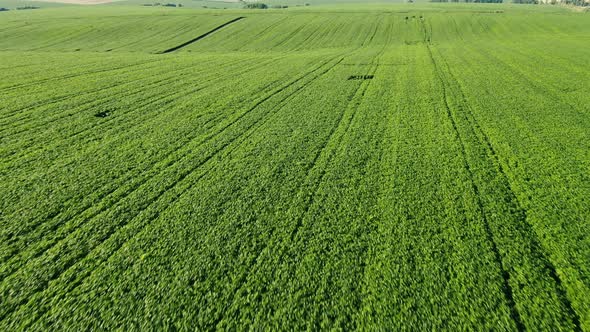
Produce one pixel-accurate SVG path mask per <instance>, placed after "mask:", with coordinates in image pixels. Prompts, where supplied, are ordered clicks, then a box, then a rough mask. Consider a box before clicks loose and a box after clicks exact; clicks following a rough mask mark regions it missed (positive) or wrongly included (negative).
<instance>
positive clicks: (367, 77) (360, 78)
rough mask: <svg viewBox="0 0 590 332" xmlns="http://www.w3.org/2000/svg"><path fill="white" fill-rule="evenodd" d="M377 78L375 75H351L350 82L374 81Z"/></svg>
mask: <svg viewBox="0 0 590 332" xmlns="http://www.w3.org/2000/svg"><path fill="white" fill-rule="evenodd" d="M373 78H375V75H350V76H348V80H349V81H366V80H372V79H373Z"/></svg>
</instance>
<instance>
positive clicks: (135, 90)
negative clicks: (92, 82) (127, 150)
mask: <svg viewBox="0 0 590 332" xmlns="http://www.w3.org/2000/svg"><path fill="white" fill-rule="evenodd" d="M237 63H239V60H236V61H234V62H232V63H231V64H228V65H227V67H229V66H230V65H233V64H237ZM200 65H202V64H198V65H195V66H191V67H190V68H196V67H198V66H200ZM225 67H226V66H225V65H224V66H222V67H221V68H225ZM148 69H151V68H148ZM185 71H186V67H185V68H178V69H175V70H172V71H167V72H165V73H166V75H170V76H167V77H164V78H160V79H158V80H156V81H151V80H152V79H154V78H159V77H160V76H162V73H161V72H159V71H158V72H157V73H151V72H148V73H150V74H151V75H149V76H143V77H141V78H139V79H136V80H131V81H127V82H124V83H121V84H118V85H115V86H111V87H109V88H106V89H105V88H101V89H96V90H95V91H92V92H90V93H85V94H84V95H83V96H82V98H84V99H87V100H88V101H85V102H82V103H81V104H78V105H77V106H75V107H74V110H73V111H72V109H70V108H66V109H64V110H63V111H61V112H58V113H56V114H55V115H56V116H54V117H53V118H49V120H48V121H45V122H41V123H39V120H34V122H33V124H35V123H39V125H37V126H35V127H30V128H25V129H23V130H20V131H17V132H13V133H10V135H8V136H6V137H13V136H17V135H18V134H21V133H23V132H26V131H29V130H34V129H36V128H40V127H43V126H46V125H49V124H52V123H54V122H57V121H59V120H61V119H64V118H68V117H71V116H72V115H73V114H76V113H81V112H84V111H85V110H88V109H90V108H93V107H95V106H96V105H92V106H89V107H86V106H87V105H90V104H97V105H100V104H102V103H103V102H106V101H109V100H112V99H113V98H114V97H113V96H112V95H108V94H107V93H106V92H107V91H110V90H122V89H123V87H125V86H127V85H132V86H133V85H137V82H141V81H147V82H146V83H147V85H142V86H139V87H135V88H133V89H131V90H123V91H122V93H123V94H122V96H121V97H130V96H134V95H137V94H140V93H145V91H147V89H151V88H157V87H159V86H161V85H163V83H165V82H170V81H172V82H176V81H177V80H178V78H179V76H178V75H177V74H175V73H178V72H185ZM204 74H205V75H207V74H210V75H214V74H215V73H214V72H207V73H204ZM190 75H191V73H186V72H185V73H183V75H180V77H184V76H190ZM94 93H98V95H106V96H105V97H103V98H101V99H98V100H97V99H93V98H90V96H92V95H93V94H94ZM76 95H79V93H77V94H76ZM37 108H42V107H35V108H33V109H31V111H34V112H39V111H40V110H39V109H37ZM77 108H82V109H81V110H76V109H77ZM17 112H18V111H17ZM67 112H71V113H67ZM61 113H66V114H65V115H62V116H59V114H61ZM32 115H34V114H29V115H28V117H27V118H24V119H19V120H18V122H17V123H16V124H19V125H20V126H17V127H16V128H19V127H21V128H22V127H24V126H27V125H30V124H31V123H30V122H26V121H27V120H29V117H30V116H32ZM43 120H45V119H41V121H43ZM6 125H8V126H9V128H7V129H6V130H4V131H7V130H12V129H15V126H14V125H15V123H14V122H10V123H7V124H6Z"/></svg>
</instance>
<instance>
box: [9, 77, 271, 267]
mask: <svg viewBox="0 0 590 332" xmlns="http://www.w3.org/2000/svg"><path fill="white" fill-rule="evenodd" d="M273 83H274V82H271V83H269V84H268V85H267V86H266V87H267V88H268V87H270V86H271V85H272V84H273ZM223 116H224V114H220V115H219V116H217V117H213V118H211V119H210V120H208V121H207V122H206V123H205V124H204V125H206V124H207V123H209V122H213V121H216V120H217V119H219V118H222V117H223ZM220 133H221V131H219V132H217V133H216V134H214V135H213V136H209V139H212V138H214V137H215V135H218V134H220ZM197 135H198V133H196V132H195V136H191V137H188V138H187V140H185V141H188V142H190V141H191V140H192V139H194V138H195V137H196V136H197ZM207 142H208V139H207V138H205V139H204V140H202V141H200V142H199V145H197V147H200V146H201V145H202V144H205V143H207ZM192 149H193V147H192V146H191V145H188V146H187V145H186V144H185V143H182V142H179V144H177V145H176V148H174V149H173V150H172V151H171V152H170V153H168V154H167V155H166V156H165V157H164V160H169V161H168V162H167V163H165V164H164V165H163V166H162V167H161V169H160V170H159V171H154V169H158V168H159V167H158V165H159V164H160V163H155V164H153V165H152V166H151V167H149V168H148V169H147V170H145V171H144V172H143V174H142V180H141V181H139V182H138V183H136V184H135V185H134V187H132V188H130V189H128V188H124V187H121V185H123V184H124V182H125V181H126V180H127V179H128V178H130V177H131V176H132V174H125V175H123V176H121V177H119V178H116V179H114V181H116V182H115V183H114V184H113V183H110V188H109V189H107V190H106V192H105V193H104V194H103V195H101V197H99V200H98V204H97V203H96V200H92V201H90V202H89V203H87V204H86V205H85V206H83V207H82V209H81V210H79V211H78V212H76V213H75V214H74V215H67V217H66V216H62V215H61V214H58V215H55V216H49V217H48V218H46V219H43V220H40V221H39V222H36V223H35V224H33V226H34V227H33V230H31V231H35V230H36V228H37V227H38V226H44V227H45V228H46V227H47V222H48V221H52V222H51V224H54V223H58V224H57V225H54V227H57V228H53V227H50V228H49V232H54V231H57V230H59V223H60V222H61V221H64V220H66V219H64V218H67V219H71V218H74V217H76V216H78V215H81V214H83V213H84V212H86V211H88V210H89V209H91V208H92V209H95V208H98V211H95V212H93V213H92V214H91V215H90V216H89V217H88V218H93V217H94V216H96V215H97V214H99V213H101V212H103V211H105V210H106V209H107V208H108V207H109V206H110V205H112V204H115V203H117V202H118V201H119V200H121V199H124V198H125V197H126V196H127V195H128V194H129V193H131V192H132V191H134V190H135V188H137V187H139V186H140V185H142V184H143V183H145V181H148V180H149V178H151V177H152V176H157V175H158V174H161V173H162V172H164V171H165V169H166V168H168V167H171V166H174V165H175V164H176V163H177V162H179V161H180V160H181V159H182V158H184V157H185V156H187V155H188V154H189V153H191V151H192ZM177 154H180V157H179V158H178V159H176V160H174V161H171V160H170V158H172V156H174V155H177ZM153 172H158V173H156V174H155V175H153V174H152V173H153ZM127 175H128V176H127ZM103 188H104V187H103ZM103 188H101V189H103ZM121 188H124V189H123V190H125V191H124V192H123V194H122V196H121V197H119V198H116V199H115V200H114V201H106V202H105V201H104V200H107V199H110V198H111V194H116V191H117V190H119V189H121ZM75 199H76V197H72V198H71V199H70V200H68V201H66V202H65V203H64V204H66V203H68V202H70V201H73V200H75ZM56 219H57V220H56ZM35 225H36V227H35ZM42 233H47V230H45V229H44V230H43V231H42ZM27 239H29V237H28V238H27ZM8 240H9V239H7V241H8ZM0 274H1V273H0Z"/></svg>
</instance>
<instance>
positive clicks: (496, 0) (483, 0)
mask: <svg viewBox="0 0 590 332" xmlns="http://www.w3.org/2000/svg"><path fill="white" fill-rule="evenodd" d="M430 2H455V3H459V2H460V3H503V2H504V0H430Z"/></svg>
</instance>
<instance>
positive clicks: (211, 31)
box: [160, 16, 245, 54]
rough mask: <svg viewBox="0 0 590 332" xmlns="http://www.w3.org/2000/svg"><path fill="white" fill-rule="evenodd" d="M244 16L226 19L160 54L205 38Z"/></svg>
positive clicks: (176, 49)
mask: <svg viewBox="0 0 590 332" xmlns="http://www.w3.org/2000/svg"><path fill="white" fill-rule="evenodd" d="M244 18H245V17H243V16H240V17H236V18H234V19H233V20H231V21H228V22H225V23H223V24H222V25H220V26H218V27H216V28H214V29H212V30H209V31H207V32H205V33H204V34H202V35H200V36H198V37H196V38H193V39H191V40H189V41H187V42H185V43H182V44H180V45H178V46H174V47H172V48H169V49H167V50H165V51H163V52H160V54H166V53H171V52H174V51H178V50H179V49H181V48H183V47H186V46H188V45H190V44H192V43H195V42H197V41H199V40H201V39H203V38H205V37H207V36H209V35H210V34H212V33H214V32H216V31H219V30H221V29H223V28H225V27H226V26H228V25H230V24H233V23H235V22H237V21H240V20H243V19H244Z"/></svg>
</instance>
